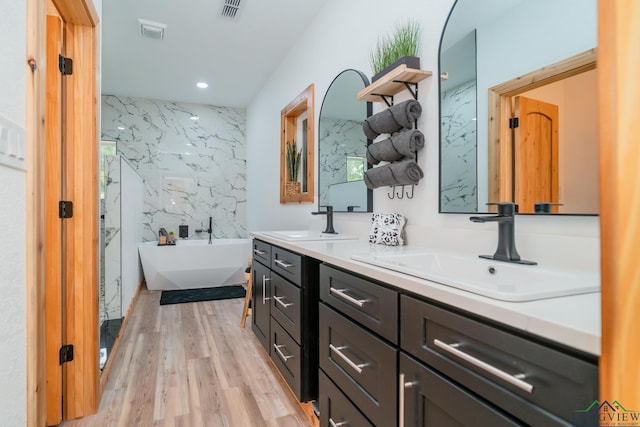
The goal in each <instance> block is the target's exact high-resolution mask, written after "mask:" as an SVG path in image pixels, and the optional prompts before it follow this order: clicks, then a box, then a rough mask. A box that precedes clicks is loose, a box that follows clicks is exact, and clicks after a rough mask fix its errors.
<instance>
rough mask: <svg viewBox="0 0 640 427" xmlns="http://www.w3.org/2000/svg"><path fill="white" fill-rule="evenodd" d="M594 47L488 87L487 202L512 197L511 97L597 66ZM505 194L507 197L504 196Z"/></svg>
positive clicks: (505, 199)
mask: <svg viewBox="0 0 640 427" xmlns="http://www.w3.org/2000/svg"><path fill="white" fill-rule="evenodd" d="M596 56H597V55H596V49H589V50H587V51H585V52H582V53H579V54H577V55H574V56H572V57H569V58H567V59H565V60H562V61H560V62H556V63H555V64H551V65H549V66H547V67H543V68H540V69H538V70H535V71H532V72H530V73H527V74H525V75H523V76H520V77H516V78H515V79H512V80H509V81H507V82H504V83H501V84H499V85H496V86H493V87H491V88H489V93H488V113H489V115H488V117H489V123H488V135H487V141H488V148H487V150H488V153H487V154H488V159H489V183H488V185H489V199H488V200H489V201H490V202H498V201H507V200H511V199H510V198H511V194H512V192H513V188H512V187H513V185H512V182H513V181H512V177H513V169H512V165H511V158H512V149H511V144H500V141H510V140H511V129H510V128H509V119H510V118H511V117H513V98H514V97H515V96H517V95H520V94H521V93H524V92H527V91H529V90H532V89H536V88H538V87H540V86H544V85H548V84H549V83H554V82H557V81H559V80H563V79H566V78H568V77H571V76H575V75H577V74H580V73H584V72H585V71H589V70H593V69H595V68H596V59H597V58H596ZM507 197H508V198H507Z"/></svg>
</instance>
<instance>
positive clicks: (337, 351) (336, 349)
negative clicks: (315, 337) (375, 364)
mask: <svg viewBox="0 0 640 427" xmlns="http://www.w3.org/2000/svg"><path fill="white" fill-rule="evenodd" d="M345 348H347V346H342V347H336V346H335V345H333V344H329V349H331V351H333V352H334V353H335V354H337V355H338V356H339V357H340V358H341V359H342V360H344V361H345V362H347V365H349V366H351V367H352V368H353V370H354V371H356V372H357V373H359V374H361V373H362V368H364V367H365V366H367V365H368V363H360V364H357V363H355V362H354V361H353V360H351V359H349V358H348V357H347V356H346V355H345V354H344V353H343V352H342V351H340V350H344V349H345Z"/></svg>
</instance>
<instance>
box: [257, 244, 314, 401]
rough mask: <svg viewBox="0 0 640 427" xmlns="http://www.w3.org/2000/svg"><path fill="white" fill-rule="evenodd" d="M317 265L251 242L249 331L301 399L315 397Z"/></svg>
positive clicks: (296, 254) (291, 252) (290, 252)
mask: <svg viewBox="0 0 640 427" xmlns="http://www.w3.org/2000/svg"><path fill="white" fill-rule="evenodd" d="M318 265H319V261H317V260H315V259H313V258H309V257H306V256H304V255H301V254H298V253H296V252H293V251H290V250H286V249H283V248H281V247H279V246H276V245H272V244H270V243H267V242H264V241H260V240H255V239H254V240H253V263H252V268H251V270H252V276H253V277H252V280H253V287H252V295H251V297H252V329H253V332H254V334H255V335H256V337H258V340H259V341H260V343H261V344H262V346H263V347H264V348H265V350H266V351H267V353H268V354H269V356H270V357H271V360H272V361H273V363H274V365H275V366H276V367H277V368H278V370H279V371H280V374H281V375H282V377H283V378H284V379H285V381H286V382H287V384H289V387H290V388H291V390H292V391H293V392H294V394H295V395H296V397H297V398H298V400H300V401H301V402H307V401H309V400H314V399H316V398H317V395H318Z"/></svg>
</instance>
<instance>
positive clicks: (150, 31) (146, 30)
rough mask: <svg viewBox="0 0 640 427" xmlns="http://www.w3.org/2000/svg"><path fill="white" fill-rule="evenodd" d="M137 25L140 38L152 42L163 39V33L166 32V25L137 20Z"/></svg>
mask: <svg viewBox="0 0 640 427" xmlns="http://www.w3.org/2000/svg"><path fill="white" fill-rule="evenodd" d="M138 25H139V26H140V35H141V36H142V37H146V38H149V39H154V40H163V39H164V33H165V31H166V30H167V25H166V24H161V23H159V22H153V21H148V20H146V19H142V18H138Z"/></svg>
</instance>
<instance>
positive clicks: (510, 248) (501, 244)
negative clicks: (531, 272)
mask: <svg viewBox="0 0 640 427" xmlns="http://www.w3.org/2000/svg"><path fill="white" fill-rule="evenodd" d="M487 204H488V205H497V206H498V215H494V216H472V217H470V218H469V221H471V222H497V223H498V248H497V249H496V252H495V253H494V254H493V256H492V255H480V258H487V259H494V260H496V261H505V262H514V263H517V264H527V265H536V264H537V262H534V261H526V260H523V259H520V254H518V251H517V250H516V236H515V225H514V214H515V212H516V205H515V204H514V203H512V202H500V203H487Z"/></svg>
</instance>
